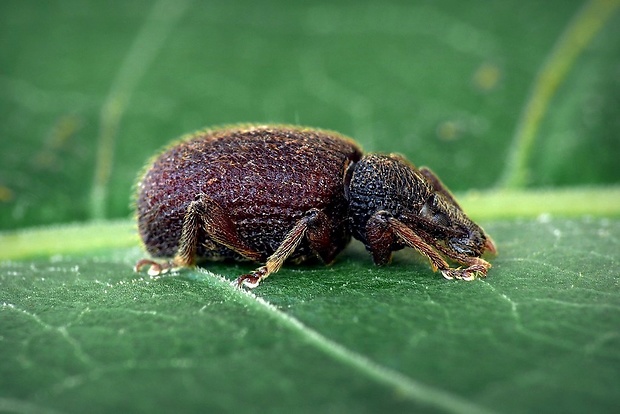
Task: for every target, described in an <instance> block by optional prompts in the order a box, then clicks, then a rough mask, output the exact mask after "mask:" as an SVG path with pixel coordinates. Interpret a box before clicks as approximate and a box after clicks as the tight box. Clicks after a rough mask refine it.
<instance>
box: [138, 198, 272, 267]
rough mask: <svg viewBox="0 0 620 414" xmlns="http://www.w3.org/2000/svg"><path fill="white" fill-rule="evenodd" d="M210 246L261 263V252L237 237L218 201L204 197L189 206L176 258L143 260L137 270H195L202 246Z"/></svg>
mask: <svg viewBox="0 0 620 414" xmlns="http://www.w3.org/2000/svg"><path fill="white" fill-rule="evenodd" d="M205 242H206V243H210V244H212V245H213V247H214V248H215V246H216V245H222V246H225V247H228V248H229V249H231V250H233V251H235V252H237V253H239V254H240V255H242V256H244V257H246V258H248V259H250V260H253V261H260V260H261V255H260V253H258V252H256V251H254V250H252V249H250V248H249V247H248V246H247V245H246V244H245V243H244V242H243V241H242V240H241V239H240V238H239V235H238V234H237V230H236V228H235V225H234V223H233V222H232V221H231V220H230V218H229V217H228V214H226V212H225V211H224V209H222V208H221V207H220V206H219V205H218V204H217V203H216V202H215V201H214V200H212V199H211V198H209V197H208V196H206V195H205V194H200V195H198V196H197V197H196V199H195V200H194V201H192V202H191V203H190V204H189V206H188V207H187V211H186V212H185V216H184V218H183V227H182V230H181V239H180V241H179V249H178V251H177V253H176V254H175V256H174V258H173V259H172V260H169V261H164V262H158V261H155V260H152V259H142V260H140V261H138V263H136V266H135V270H136V272H139V271H140V270H141V269H142V268H144V267H146V266H149V270H148V273H149V275H151V276H157V275H160V274H163V273H166V272H168V271H170V270H176V269H181V268H184V267H192V266H194V265H195V264H196V250H197V248H198V245H199V243H205Z"/></svg>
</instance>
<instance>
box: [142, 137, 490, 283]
mask: <svg viewBox="0 0 620 414" xmlns="http://www.w3.org/2000/svg"><path fill="white" fill-rule="evenodd" d="M136 208H137V219H138V229H139V233H140V237H141V238H142V241H143V243H144V245H145V247H146V250H147V251H148V253H150V255H151V256H152V257H158V258H171V259H170V260H169V261H155V260H151V259H142V260H140V261H139V262H138V263H137V264H136V267H135V269H136V271H140V270H141V269H142V268H143V267H147V266H148V267H149V271H148V273H149V274H151V275H158V274H161V273H165V272H167V271H169V270H171V269H178V268H184V267H190V266H194V265H195V264H196V262H197V261H202V260H222V259H233V260H250V261H255V262H261V263H265V264H264V265H263V266H260V267H259V268H257V269H256V270H254V271H253V272H251V273H249V274H245V275H242V276H240V277H239V278H238V279H237V284H238V285H239V286H241V285H244V286H246V287H249V288H254V287H256V286H258V284H259V283H260V281H261V280H263V279H265V278H266V277H267V276H269V275H270V274H271V273H275V272H277V271H278V270H279V269H280V267H281V266H282V264H283V263H284V262H285V261H286V260H289V261H294V262H302V261H304V260H306V259H308V258H313V257H317V256H318V257H319V258H320V259H321V260H322V261H323V262H325V263H331V262H332V261H333V260H334V258H335V257H336V255H337V254H338V253H340V251H342V249H344V247H345V246H346V245H347V244H348V243H349V241H350V239H351V236H353V237H355V238H356V239H358V240H360V241H362V242H363V243H364V245H365V246H366V249H367V250H368V251H369V252H370V254H371V255H372V258H373V260H374V262H375V263H376V264H379V265H382V264H386V263H388V262H389V261H390V259H391V256H392V252H393V251H395V250H399V249H402V248H404V247H412V248H414V249H416V250H417V251H418V252H420V253H421V254H422V255H424V256H426V257H427V258H428V259H429V260H430V262H431V267H432V268H433V270H440V271H441V273H442V275H443V276H444V277H445V278H446V279H464V280H473V279H475V278H476V277H477V276H486V273H487V271H488V270H489V268H490V267H491V264H490V263H489V262H487V261H486V260H484V259H482V258H481V256H482V254H483V253H484V252H485V251H490V252H491V253H495V252H496V249H495V245H494V244H493V241H492V240H491V239H490V238H489V237H488V236H487V235H486V234H485V233H484V231H483V230H482V228H480V226H478V225H477V224H475V223H474V222H473V221H471V220H470V219H469V218H468V217H467V216H466V215H465V213H464V212H463V210H462V209H461V207H460V206H459V205H458V203H457V202H456V200H455V199H454V197H453V196H452V194H451V193H450V192H449V191H448V189H447V188H446V187H445V186H444V185H443V184H442V183H441V181H440V180H439V178H437V176H436V175H435V174H434V173H433V172H432V171H431V170H429V169H428V168H419V169H418V168H416V167H415V166H414V165H412V164H411V163H409V162H408V161H407V160H405V159H404V158H403V157H401V156H398V155H380V154H369V155H365V156H364V155H362V152H361V150H360V148H359V147H358V146H357V144H356V143H355V142H354V141H353V140H351V139H349V138H346V137H343V136H341V135H339V134H337V133H335V132H331V131H324V130H318V129H311V128H301V127H296V126H287V125H265V126H258V125H239V126H232V127H226V128H221V129H213V130H205V131H200V132H197V133H195V134H193V135H188V136H186V137H184V138H183V139H182V140H181V141H178V142H176V143H173V144H172V145H171V146H170V147H168V148H167V149H166V150H165V151H164V152H163V153H162V154H161V155H159V156H157V157H156V158H154V160H153V161H152V163H151V164H150V165H148V166H147V169H146V172H145V173H144V174H143V175H142V176H141V178H140V180H139V182H138V184H137V199H136ZM445 258H448V259H450V260H452V261H454V262H456V263H459V264H461V265H464V266H466V267H465V268H461V267H459V268H451V267H450V265H449V264H448V262H447V261H446V259H445Z"/></svg>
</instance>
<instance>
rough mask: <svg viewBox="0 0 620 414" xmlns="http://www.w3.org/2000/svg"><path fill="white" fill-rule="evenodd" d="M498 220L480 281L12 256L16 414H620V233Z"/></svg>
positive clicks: (94, 255) (336, 269) (342, 263)
mask: <svg viewBox="0 0 620 414" xmlns="http://www.w3.org/2000/svg"><path fill="white" fill-rule="evenodd" d="M483 225H484V227H485V229H486V230H487V231H488V232H489V233H490V234H491V235H492V236H493V237H494V239H495V241H496V242H497V244H498V246H499V250H500V254H499V256H498V257H496V258H494V259H492V263H493V268H492V269H491V271H490V273H489V276H488V278H487V279H485V280H478V281H475V282H471V283H467V282H458V281H446V280H443V279H442V278H441V277H440V276H439V275H438V274H434V273H432V272H431V270H430V268H429V266H428V264H427V263H426V262H424V261H422V260H421V259H420V258H419V257H417V256H416V255H415V254H413V253H412V251H410V250H406V251H403V252H399V253H398V254H397V255H396V257H395V260H394V262H393V263H392V264H391V265H390V266H387V267H381V268H380V267H375V266H373V265H372V264H371V260H370V258H369V257H368V256H367V255H366V254H365V253H364V252H363V248H362V247H361V246H360V245H357V244H356V245H353V246H351V247H350V248H349V249H348V250H347V251H346V252H345V254H343V255H342V256H341V257H340V258H339V259H338V261H337V263H335V264H334V265H333V266H331V267H327V268H325V267H322V266H320V265H319V266H300V267H295V266H292V267H291V266H287V267H285V268H284V269H282V270H281V271H280V272H279V273H277V274H275V275H273V276H272V277H270V278H269V279H267V280H266V281H265V282H263V284H261V286H260V287H259V288H257V289H256V290H254V291H253V292H251V293H248V292H244V291H242V290H239V289H237V288H235V287H234V286H232V285H231V284H230V283H229V282H230V281H231V280H233V279H234V278H235V276H237V275H238V274H241V273H242V272H245V271H247V270H248V269H250V268H251V267H248V266H251V265H243V266H240V265H237V264H216V265H213V266H210V267H209V268H208V270H207V269H196V270H194V271H186V272H182V273H179V274H177V275H172V276H166V277H161V278H155V279H151V278H148V277H145V276H144V275H140V274H135V273H133V271H132V265H133V264H134V263H135V261H136V260H137V259H139V258H140V257H141V255H142V253H141V252H140V251H139V250H138V249H136V248H121V249H109V248H108V249H106V250H99V251H97V250H95V251H93V252H90V253H89V252H88V251H86V252H84V253H87V254H86V255H85V256H84V255H76V254H66V255H65V254H62V255H57V256H52V257H51V258H47V259H46V258H42V259H31V260H24V261H4V262H2V264H1V265H0V333H1V334H0V346H1V347H2V355H3V358H2V360H1V361H0V373H1V375H0V390H1V391H0V410H6V411H10V412H76V413H78V412H85V411H88V412H102V413H103V412H111V411H122V412H170V411H174V412H196V411H198V412H213V411H234V412H245V411H260V412H263V411H270V412H291V411H294V412H316V411H338V412H377V411H397V412H398V411H407V412H411V411H418V410H422V411H424V412H427V411H429V412H435V411H438V412H456V413H466V412H483V411H489V412H493V411H496V412H524V411H525V412H531V411H543V412H549V411H559V412H585V411H589V412H592V411H595V412H611V411H613V409H614V408H615V407H617V406H618V404H619V403H620V395H619V394H618V393H617V387H618V384H620V374H619V373H620V370H619V369H618V368H619V367H620V351H619V350H620V335H619V334H618V329H617V328H618V322H619V321H620V293H619V292H620V286H619V284H620V282H619V279H618V265H619V263H618V254H617V252H618V251H619V250H618V249H619V247H620V246H618V240H620V221H619V220H617V219H607V218H589V219H588V218H583V219H559V218H558V219H553V218H549V217H548V216H542V217H541V218H539V219H522V220H516V221H515V220H510V221H490V222H483ZM0 240H2V239H0ZM5 240H6V239H5ZM31 241H32V242H34V243H36V238H31ZM3 244H4V243H3ZM4 245H6V244H4ZM209 270H213V271H216V272H218V273H221V274H224V275H226V278H225V279H223V278H222V277H221V276H218V275H216V274H213V273H210V272H209Z"/></svg>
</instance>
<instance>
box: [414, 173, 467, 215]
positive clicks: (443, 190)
mask: <svg viewBox="0 0 620 414" xmlns="http://www.w3.org/2000/svg"><path fill="white" fill-rule="evenodd" d="M418 171H420V174H422V175H423V176H424V178H426V180H427V181H428V182H429V183H430V184H431V185H432V186H433V190H434V191H435V192H436V193H439V194H441V195H442V196H444V197H445V198H446V199H448V201H450V202H451V203H452V204H454V205H455V206H457V207H458V208H459V210H461V211H462V210H463V209H462V208H461V206H460V205H459V203H457V202H456V199H455V198H454V196H453V195H452V193H451V192H450V190H448V187H446V186H445V184H444V183H442V182H441V180H440V179H439V177H437V176H436V175H435V173H434V172H433V171H431V169H430V168H428V167H420V168H419V169H418Z"/></svg>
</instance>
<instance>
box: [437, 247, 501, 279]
mask: <svg viewBox="0 0 620 414" xmlns="http://www.w3.org/2000/svg"><path fill="white" fill-rule="evenodd" d="M437 249H439V251H440V252H441V253H443V254H444V255H446V256H448V257H449V258H450V259H452V260H454V261H455V262H459V263H461V264H464V265H467V266H468V267H466V268H464V269H461V268H459V269H447V270H446V271H442V274H443V276H444V277H445V278H446V279H463V280H474V279H476V278H477V277H485V276H486V275H487V272H488V271H489V269H490V268H491V263H489V262H487V261H486V260H484V259H482V258H481V257H475V256H473V257H472V256H466V255H464V254H461V253H457V252H455V251H454V250H451V249H449V248H447V247H446V246H444V245H443V244H438V245H437Z"/></svg>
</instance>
